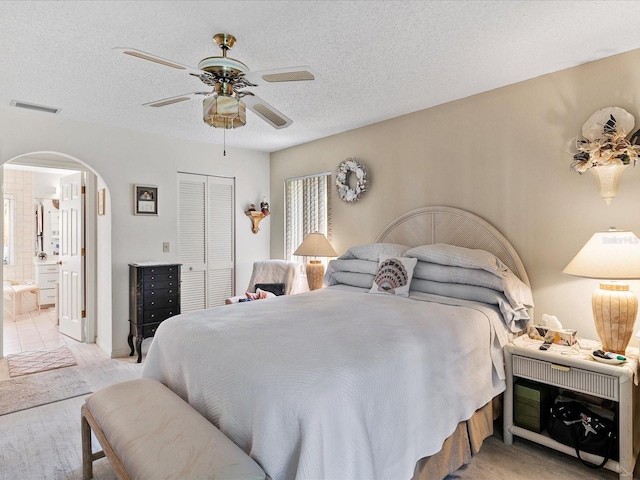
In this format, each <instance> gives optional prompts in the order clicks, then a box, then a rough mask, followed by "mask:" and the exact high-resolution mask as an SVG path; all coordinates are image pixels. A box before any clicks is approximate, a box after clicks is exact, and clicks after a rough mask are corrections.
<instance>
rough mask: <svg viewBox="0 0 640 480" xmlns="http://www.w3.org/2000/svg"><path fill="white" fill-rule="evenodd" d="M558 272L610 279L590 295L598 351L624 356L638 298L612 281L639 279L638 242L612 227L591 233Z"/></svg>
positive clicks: (625, 232)
mask: <svg viewBox="0 0 640 480" xmlns="http://www.w3.org/2000/svg"><path fill="white" fill-rule="evenodd" d="M562 273H566V274H568V275H574V276H577V277H587V278H597V279H601V280H610V281H608V282H601V283H600V288H599V289H597V290H596V291H595V292H593V296H592V297H591V303H592V307H593V318H594V322H595V325H596V331H597V332H598V336H599V337H600V342H601V343H602V349H603V350H605V351H606V352H615V353H620V354H624V353H625V349H626V348H627V345H628V344H629V340H630V339H631V335H632V334H633V325H634V323H635V321H636V314H637V312H638V297H636V295H635V294H634V293H633V292H631V291H630V290H629V284H628V283H626V282H616V281H615V280H632V279H638V278H640V239H638V237H636V236H635V235H634V234H633V233H632V232H630V231H622V230H616V229H615V228H611V229H610V230H609V231H607V232H598V233H595V234H594V235H593V236H592V237H591V239H590V240H589V241H588V242H587V243H586V244H585V246H584V247H582V249H581V250H580V251H579V252H578V254H577V255H576V256H575V257H574V259H573V260H571V262H569V265H567V267H566V268H565V269H564V270H563V271H562Z"/></svg>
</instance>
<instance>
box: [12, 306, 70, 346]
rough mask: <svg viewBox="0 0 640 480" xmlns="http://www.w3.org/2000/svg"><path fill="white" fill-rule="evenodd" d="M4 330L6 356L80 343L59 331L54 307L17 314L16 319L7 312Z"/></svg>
mask: <svg viewBox="0 0 640 480" xmlns="http://www.w3.org/2000/svg"><path fill="white" fill-rule="evenodd" d="M2 330H3V340H4V356H5V357H6V356H7V355H13V354H15V353H22V352H28V351H33V350H44V349H47V348H54V347H58V346H60V345H70V344H76V343H79V342H77V341H76V340H73V339H72V338H69V337H66V336H64V335H62V334H60V332H58V326H57V325H56V311H55V309H54V308H53V307H52V308H43V309H42V310H40V311H38V310H33V311H31V312H26V313H24V314H22V315H16V317H15V321H14V319H13V318H12V317H11V315H7V314H6V313H5V314H4V318H3V326H2Z"/></svg>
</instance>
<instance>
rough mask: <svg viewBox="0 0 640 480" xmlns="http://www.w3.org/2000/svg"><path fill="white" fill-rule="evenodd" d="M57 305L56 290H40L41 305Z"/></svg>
mask: <svg viewBox="0 0 640 480" xmlns="http://www.w3.org/2000/svg"><path fill="white" fill-rule="evenodd" d="M54 303H56V290H55V288H48V289H46V290H43V289H42V288H41V289H40V305H53V304H54Z"/></svg>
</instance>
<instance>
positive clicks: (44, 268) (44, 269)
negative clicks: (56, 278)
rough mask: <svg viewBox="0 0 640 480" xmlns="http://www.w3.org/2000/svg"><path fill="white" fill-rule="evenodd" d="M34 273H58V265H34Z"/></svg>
mask: <svg viewBox="0 0 640 480" xmlns="http://www.w3.org/2000/svg"><path fill="white" fill-rule="evenodd" d="M36 273H37V274H38V275H43V274H45V273H56V274H57V273H58V265H36Z"/></svg>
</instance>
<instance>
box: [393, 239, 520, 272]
mask: <svg viewBox="0 0 640 480" xmlns="http://www.w3.org/2000/svg"><path fill="white" fill-rule="evenodd" d="M405 256H406V257H414V258H417V259H418V260H421V261H423V262H431V263H437V264H440V265H450V266H453V267H464V268H474V269H479V270H486V271H487V272H490V273H493V274H494V275H496V276H498V277H504V275H505V272H506V271H507V270H509V269H508V268H507V266H506V265H505V264H504V263H502V261H500V259H499V258H498V257H496V256H495V255H494V254H492V253H489V252H487V251H485V250H478V249H474V248H465V247H458V246H456V245H449V244H446V243H434V244H433V245H421V246H419V247H413V248H410V249H409V250H407V251H406V252H405Z"/></svg>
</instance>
